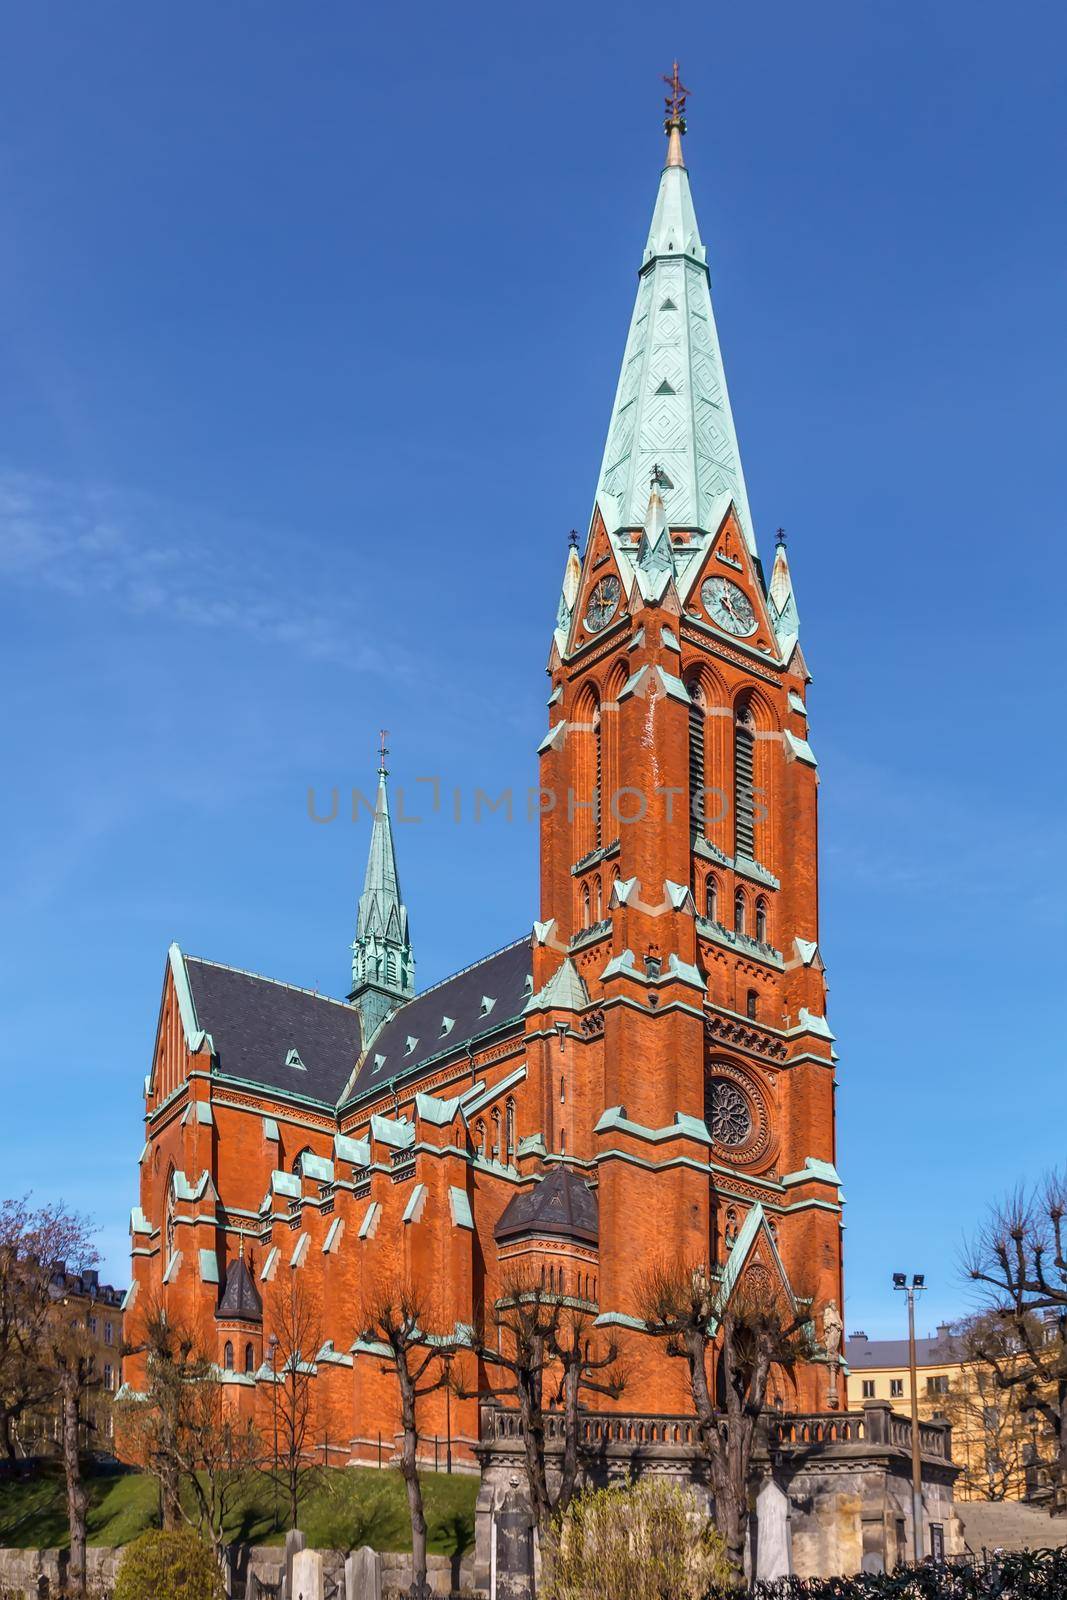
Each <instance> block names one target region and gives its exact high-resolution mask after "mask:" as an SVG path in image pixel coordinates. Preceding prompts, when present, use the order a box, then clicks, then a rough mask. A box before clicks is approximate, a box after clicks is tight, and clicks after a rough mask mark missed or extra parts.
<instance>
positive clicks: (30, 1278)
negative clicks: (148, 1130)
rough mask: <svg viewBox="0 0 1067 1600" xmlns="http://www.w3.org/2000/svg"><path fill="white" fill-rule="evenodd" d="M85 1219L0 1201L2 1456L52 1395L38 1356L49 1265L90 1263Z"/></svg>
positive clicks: (50, 1302) (50, 1373) (46, 1315)
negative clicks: (28, 1419) (22, 1426)
mask: <svg viewBox="0 0 1067 1600" xmlns="http://www.w3.org/2000/svg"><path fill="white" fill-rule="evenodd" d="M97 1259H98V1257H97V1253H96V1250H95V1249H94V1247H93V1244H92V1239H91V1234H90V1230H89V1227H88V1224H87V1223H86V1222H85V1220H84V1218H82V1217H79V1216H76V1215H75V1214H74V1213H72V1212H70V1211H68V1210H67V1209H66V1207H65V1206H63V1205H62V1204H58V1205H45V1206H33V1205H31V1203H30V1199H29V1197H28V1196H23V1197H22V1198H21V1199H17V1200H4V1201H2V1202H0V1443H2V1448H3V1450H4V1453H5V1455H6V1456H7V1458H8V1460H9V1461H14V1460H15V1459H16V1457H17V1455H18V1451H19V1437H18V1436H19V1425H20V1423H21V1422H22V1420H23V1419H24V1418H25V1417H27V1416H31V1415H32V1414H33V1413H35V1412H39V1411H40V1410H41V1409H42V1408H44V1407H45V1406H47V1405H49V1404H50V1403H51V1402H52V1401H54V1400H55V1398H56V1393H57V1387H56V1372H55V1369H54V1368H53V1367H52V1366H51V1365H50V1363H49V1362H48V1361H47V1360H46V1359H43V1352H44V1349H45V1343H46V1341H45V1332H46V1329H47V1327H48V1324H49V1322H50V1320H51V1319H52V1318H53V1317H54V1314H55V1307H56V1300H57V1292H56V1289H55V1284H54V1279H55V1269H56V1267H57V1266H58V1265H59V1263H60V1262H66V1263H67V1265H68V1266H69V1267H70V1268H71V1269H72V1271H76V1272H80V1271H84V1270H85V1269H86V1268H88V1267H92V1266H95V1265H96V1262H97Z"/></svg>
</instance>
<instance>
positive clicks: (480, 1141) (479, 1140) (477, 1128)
mask: <svg viewBox="0 0 1067 1600" xmlns="http://www.w3.org/2000/svg"><path fill="white" fill-rule="evenodd" d="M474 1149H475V1152H476V1154H478V1155H480V1156H481V1157H482V1158H483V1159H484V1157H485V1123H484V1122H483V1121H482V1119H481V1118H480V1117H479V1118H478V1121H477V1122H476V1123H475V1124H474Z"/></svg>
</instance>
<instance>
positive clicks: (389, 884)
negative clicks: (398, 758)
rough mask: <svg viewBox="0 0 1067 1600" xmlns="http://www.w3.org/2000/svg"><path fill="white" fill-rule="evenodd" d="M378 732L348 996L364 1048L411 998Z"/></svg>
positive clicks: (409, 958) (411, 966) (407, 942)
mask: <svg viewBox="0 0 1067 1600" xmlns="http://www.w3.org/2000/svg"><path fill="white" fill-rule="evenodd" d="M385 738H386V735H385V731H384V729H383V731H382V737H381V747H380V750H379V758H378V794H377V798H376V801H375V806H374V824H373V826H372V828H371V836H370V854H369V855H368V857H367V871H366V876H365V877H364V879H363V893H362V894H361V895H360V897H359V916H358V918H357V921H356V937H355V939H354V940H353V943H352V991H351V993H350V995H349V999H350V1000H355V1001H357V1003H358V1004H359V1007H360V1012H361V1015H362V1018H363V1040H364V1044H366V1043H367V1042H368V1041H369V1038H370V1036H371V1034H372V1033H374V1032H375V1031H376V1030H377V1028H378V1026H379V1024H380V1023H381V1022H382V1021H383V1020H384V1018H385V1017H386V1015H387V1014H388V1012H389V1011H391V1010H392V1009H393V1007H394V1006H395V1005H396V1004H397V1003H398V1002H399V1001H401V1000H409V999H410V998H411V996H412V995H413V994H414V993H415V961H414V957H413V955H412V952H411V937H410V933H409V931H408V913H407V907H406V906H405V905H404V902H403V899H402V897H401V894H400V874H399V873H398V871H397V866H396V848H395V845H394V843H393V826H392V822H391V820H390V817H389V790H388V786H387V784H386V779H387V778H388V776H389V773H388V769H387V768H386V765H385V758H386V756H387V755H388V754H389V752H388V750H387V749H386V746H385ZM368 996H373V998H368Z"/></svg>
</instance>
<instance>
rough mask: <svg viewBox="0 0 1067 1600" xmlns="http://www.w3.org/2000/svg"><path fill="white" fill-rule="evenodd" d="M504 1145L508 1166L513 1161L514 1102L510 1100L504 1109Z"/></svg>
mask: <svg viewBox="0 0 1067 1600" xmlns="http://www.w3.org/2000/svg"><path fill="white" fill-rule="evenodd" d="M504 1145H505V1148H506V1151H507V1158H508V1163H509V1165H510V1163H511V1162H512V1161H513V1160H514V1159H515V1102H514V1100H511V1099H509V1100H508V1101H507V1104H506V1105H505V1107H504Z"/></svg>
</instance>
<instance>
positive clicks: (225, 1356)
mask: <svg viewBox="0 0 1067 1600" xmlns="http://www.w3.org/2000/svg"><path fill="white" fill-rule="evenodd" d="M222 1364H223V1366H224V1367H225V1369H226V1371H227V1372H232V1371H233V1342H232V1341H231V1340H230V1339H227V1340H226V1348H225V1350H224V1351H223V1353H222Z"/></svg>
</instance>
